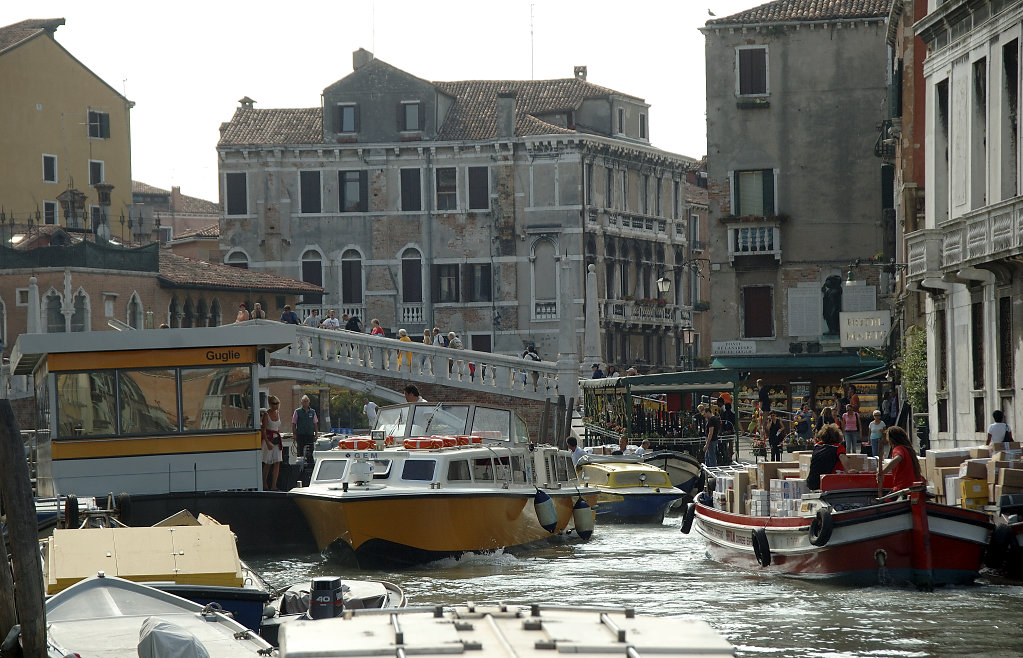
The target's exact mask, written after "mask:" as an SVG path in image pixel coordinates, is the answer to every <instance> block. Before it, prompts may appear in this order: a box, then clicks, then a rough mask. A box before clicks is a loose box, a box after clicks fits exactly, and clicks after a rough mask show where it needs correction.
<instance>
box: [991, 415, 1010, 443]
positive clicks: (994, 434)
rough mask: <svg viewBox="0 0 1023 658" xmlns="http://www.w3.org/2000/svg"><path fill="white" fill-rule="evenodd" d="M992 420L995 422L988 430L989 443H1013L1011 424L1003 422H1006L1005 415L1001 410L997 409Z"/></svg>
mask: <svg viewBox="0 0 1023 658" xmlns="http://www.w3.org/2000/svg"><path fill="white" fill-rule="evenodd" d="M991 416H992V418H994V419H995V422H993V423H991V424H990V425H989V426H988V428H987V443H988V445H991V444H992V443H1002V442H1004V441H1012V428H1011V427H1009V424H1008V423H1006V422H1003V421H1004V420H1005V414H1003V413H1002V410H1001V409H996V410H995V412H994V413H993V414H991Z"/></svg>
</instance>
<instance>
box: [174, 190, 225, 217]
mask: <svg viewBox="0 0 1023 658" xmlns="http://www.w3.org/2000/svg"><path fill="white" fill-rule="evenodd" d="M174 212H178V213H182V214H186V215H219V214H220V204H219V203H213V202H212V201H207V200H206V199H200V198H199V197H195V196H188V195H187V194H182V195H180V196H179V197H178V203H177V204H176V205H175V206H174Z"/></svg>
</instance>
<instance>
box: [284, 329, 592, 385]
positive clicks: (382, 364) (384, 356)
mask: <svg viewBox="0 0 1023 658" xmlns="http://www.w3.org/2000/svg"><path fill="white" fill-rule="evenodd" d="M295 338H296V340H295V342H294V343H292V344H291V345H289V346H288V347H285V348H283V349H281V350H279V351H277V352H275V353H274V355H273V356H274V357H275V358H278V359H280V360H283V361H292V362H295V363H300V364H303V365H309V366H313V367H315V368H322V369H324V370H331V371H336V372H342V373H344V372H351V373H359V374H363V375H376V376H380V377H390V378H395V377H397V378H402V379H407V380H409V381H410V382H412V383H428V384H441V385H447V386H455V387H459V388H468V389H474V390H481V391H486V392H492V393H496V394H502V395H509V396H513V397H520V398H528V399H534V400H546V399H549V398H551V397H552V396H557V395H559V394H563V395H565V396H566V397H571V396H574V395H575V394H576V393H575V391H574V390H572V389H574V388H575V387H577V386H578V377H579V370H578V363H577V362H575V361H571V362H553V361H527V360H525V359H522V358H520V357H516V356H506V355H503V354H492V353H490V352H477V351H474V350H456V349H452V348H448V347H437V346H434V345H425V344H423V343H417V342H411V343H405V342H400V341H398V340H395V339H393V338H384V337H381V336H373V335H370V334H364V333H356V332H352V331H344V330H339V331H338V330H331V329H313V328H311V327H303V326H295ZM559 372H563V373H564V377H565V378H566V382H567V384H568V389H569V390H565V391H559V388H558V382H559V381H560V379H561V378H560V377H559Z"/></svg>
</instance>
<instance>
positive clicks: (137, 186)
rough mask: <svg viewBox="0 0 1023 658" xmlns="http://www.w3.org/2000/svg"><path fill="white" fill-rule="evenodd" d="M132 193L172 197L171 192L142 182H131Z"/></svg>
mask: <svg viewBox="0 0 1023 658" xmlns="http://www.w3.org/2000/svg"><path fill="white" fill-rule="evenodd" d="M131 193H132V194H153V195H164V196H170V190H164V189H160V188H159V187H154V186H152V185H149V184H148V183H143V182H142V181H137V180H133V181H132V182H131Z"/></svg>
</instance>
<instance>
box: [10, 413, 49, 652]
mask: <svg viewBox="0 0 1023 658" xmlns="http://www.w3.org/2000/svg"><path fill="white" fill-rule="evenodd" d="M0 497H2V498H3V502H4V509H5V510H6V512H7V531H8V536H9V537H10V543H11V555H10V557H11V564H12V571H11V575H12V585H13V586H12V587H6V586H4V587H2V588H0V599H2V605H0V608H3V609H5V610H6V609H8V608H10V607H11V606H12V604H13V607H14V609H15V611H16V613H17V616H18V619H19V620H20V623H21V642H22V647H23V650H24V653H25V655H26V656H45V655H46V609H45V607H44V606H43V571H42V568H41V566H40V564H39V530H38V524H37V523H36V516H35V501H34V500H33V498H32V482H31V480H30V479H29V474H28V463H27V462H26V461H25V444H24V443H23V442H22V440H21V431H20V430H19V429H18V421H17V420H16V419H15V418H14V409H12V408H11V402H10V400H0ZM2 566H3V568H4V569H7V560H6V559H5V560H4V564H3V565H2ZM0 621H3V623H4V626H3V627H0V633H2V635H0V639H3V637H5V636H6V635H7V633H8V632H9V631H10V629H11V626H8V625H7V624H9V623H10V622H9V621H8V620H0Z"/></svg>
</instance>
